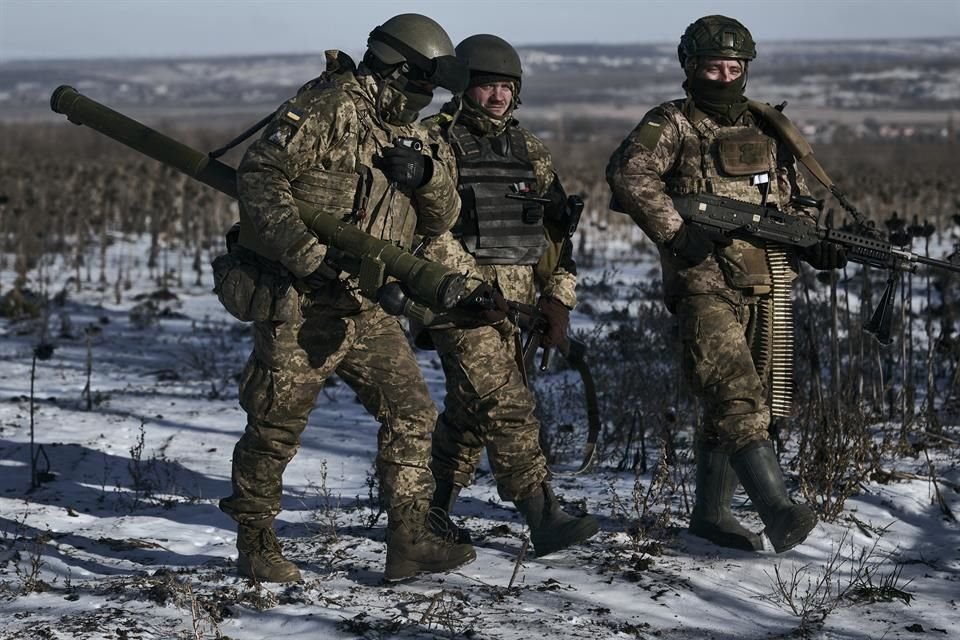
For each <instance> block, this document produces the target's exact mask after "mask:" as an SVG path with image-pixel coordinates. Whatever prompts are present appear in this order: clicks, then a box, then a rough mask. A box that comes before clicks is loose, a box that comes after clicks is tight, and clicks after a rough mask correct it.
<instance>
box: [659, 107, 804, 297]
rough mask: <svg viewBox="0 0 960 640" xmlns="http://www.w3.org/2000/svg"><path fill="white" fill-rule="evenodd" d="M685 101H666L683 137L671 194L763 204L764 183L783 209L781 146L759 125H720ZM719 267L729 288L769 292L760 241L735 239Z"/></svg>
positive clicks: (668, 181) (669, 180) (668, 179)
mask: <svg viewBox="0 0 960 640" xmlns="http://www.w3.org/2000/svg"><path fill="white" fill-rule="evenodd" d="M683 105H684V102H683V101H679V102H671V103H667V105H665V107H666V108H667V109H668V110H674V111H675V114H676V117H674V122H677V123H678V125H679V128H680V134H681V136H682V143H681V145H682V150H681V153H680V158H679V159H678V160H677V162H676V163H675V164H674V166H673V167H671V169H670V170H669V171H668V172H667V174H666V175H665V176H664V177H663V181H664V184H665V185H666V192H667V194H668V195H670V196H684V195H691V194H696V193H713V194H717V195H721V196H726V197H729V198H736V199H737V200H742V201H745V202H750V203H753V204H759V203H760V202H761V200H762V195H761V187H760V186H758V185H759V184H765V185H766V186H765V187H763V188H765V189H767V201H768V202H770V203H772V204H778V205H780V206H781V207H782V206H784V205H785V204H786V203H785V202H783V201H782V200H783V199H784V198H783V194H780V193H779V185H778V182H777V178H776V172H777V144H776V141H775V140H774V139H773V138H771V137H770V136H768V135H766V134H764V133H763V132H762V131H761V130H760V129H759V128H758V127H756V126H753V125H751V126H743V125H740V126H721V125H719V124H717V123H716V122H714V121H713V120H712V119H710V118H709V117H707V116H706V115H705V114H703V113H702V112H700V111H699V110H697V109H696V108H692V104H691V105H689V107H691V108H690V109H689V110H687V111H684V110H683V109H682V108H681V107H682V106H683ZM716 258H717V263H718V264H719V266H720V269H721V271H722V272H723V275H724V279H725V280H726V281H727V284H729V285H730V286H731V287H733V288H735V289H743V290H746V291H748V292H750V293H754V294H765V293H769V291H770V286H771V278H770V269H769V265H768V264H767V256H766V250H765V245H764V243H763V241H760V240H756V241H754V240H750V241H747V240H739V239H738V240H734V242H733V243H732V244H731V245H730V246H729V247H725V248H723V249H720V250H718V251H717V252H716Z"/></svg>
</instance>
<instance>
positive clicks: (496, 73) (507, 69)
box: [457, 33, 523, 93]
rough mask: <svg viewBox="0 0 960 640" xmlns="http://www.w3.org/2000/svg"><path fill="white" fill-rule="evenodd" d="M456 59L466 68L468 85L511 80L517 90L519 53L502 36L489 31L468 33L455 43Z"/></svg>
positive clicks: (518, 84)
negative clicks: (474, 33) (468, 76)
mask: <svg viewBox="0 0 960 640" xmlns="http://www.w3.org/2000/svg"><path fill="white" fill-rule="evenodd" d="M457 58H459V59H460V61H461V62H463V63H464V64H466V65H467V68H468V69H469V70H470V86H471V87H474V86H478V85H482V84H489V83H491V82H498V81H503V80H507V81H511V82H515V83H516V84H517V86H516V93H519V92H520V79H521V77H522V76H523V66H522V65H521V64H520V56H519V55H518V54H517V50H516V49H514V48H513V47H512V46H511V45H510V43H509V42H507V41H506V40H504V39H503V38H499V37H497V36H494V35H491V34H489V33H479V34H477V35H473V36H470V37H469V38H467V39H465V40H464V41H463V42H461V43H460V44H458V45H457Z"/></svg>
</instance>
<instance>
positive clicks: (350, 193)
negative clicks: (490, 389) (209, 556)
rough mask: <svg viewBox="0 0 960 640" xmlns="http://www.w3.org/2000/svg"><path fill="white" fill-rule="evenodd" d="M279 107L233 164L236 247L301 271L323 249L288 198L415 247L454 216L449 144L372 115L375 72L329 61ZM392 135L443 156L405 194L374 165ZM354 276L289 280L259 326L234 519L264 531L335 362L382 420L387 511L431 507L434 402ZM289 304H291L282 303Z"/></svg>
mask: <svg viewBox="0 0 960 640" xmlns="http://www.w3.org/2000/svg"><path fill="white" fill-rule="evenodd" d="M328 61H329V64H328V73H327V74H326V75H325V76H322V77H321V79H319V80H318V81H314V82H312V83H310V84H308V85H306V86H304V87H303V88H302V89H301V90H300V91H299V92H298V94H297V95H296V97H294V98H292V99H291V100H290V101H288V102H287V103H285V104H284V105H283V106H282V107H281V109H279V110H278V112H277V116H276V117H275V118H274V120H273V121H272V122H271V123H270V124H269V125H268V126H267V128H266V129H265V131H264V133H263V135H262V136H261V138H260V139H259V140H257V141H255V142H254V143H253V144H252V145H251V146H250V147H249V149H248V150H247V153H246V155H245V156H244V158H243V161H242V162H241V164H240V168H239V170H238V187H239V194H240V202H241V234H240V240H241V243H243V244H245V245H246V246H247V247H249V248H251V249H254V250H255V251H257V253H259V254H261V255H263V256H267V257H269V258H272V259H274V260H276V261H278V262H279V263H281V264H282V265H283V266H284V267H285V268H286V269H288V270H289V271H290V272H291V273H292V274H293V276H295V277H297V278H301V279H302V278H303V277H305V276H307V275H309V274H311V273H312V272H314V270H315V269H317V268H318V266H320V264H321V261H322V260H323V259H324V256H325V253H326V251H327V248H326V247H325V246H324V245H323V244H321V243H320V242H318V240H317V237H316V236H315V235H314V234H313V233H312V232H311V231H309V230H308V229H307V227H306V226H305V224H304V223H303V222H302V221H301V219H300V216H299V214H298V212H297V208H296V206H295V205H294V202H293V198H294V197H297V198H299V199H302V200H305V201H307V202H311V203H315V204H318V205H322V206H323V208H324V210H325V211H326V212H327V213H330V214H333V215H337V216H340V217H342V218H343V219H344V220H345V221H347V222H350V223H352V224H355V225H357V226H358V227H360V228H361V229H363V230H364V231H365V232H367V233H369V234H371V235H373V236H375V237H377V238H383V239H388V240H391V241H393V242H395V243H397V244H398V245H400V246H402V247H408V248H409V247H410V245H411V242H412V239H413V236H414V233H415V232H416V233H420V234H438V233H442V232H443V231H445V230H447V229H449V228H450V226H451V225H452V224H453V223H454V221H455V220H456V218H457V214H458V213H459V197H458V196H457V194H456V191H455V184H454V182H453V181H452V179H451V176H450V175H449V173H448V172H447V171H446V170H445V169H444V166H445V164H447V163H449V162H450V161H451V160H450V159H449V158H447V159H444V158H443V157H442V156H443V154H444V153H447V152H448V149H447V147H446V146H445V145H442V144H438V143H437V142H435V141H431V140H430V139H429V134H428V132H427V131H426V130H425V129H424V128H423V127H422V126H420V125H418V124H411V125H406V126H394V125H388V124H384V123H383V122H382V121H381V120H380V119H379V118H376V117H375V97H376V95H377V85H376V83H375V81H374V80H373V78H372V77H371V76H367V75H355V74H354V72H353V71H352V69H340V68H338V66H337V64H338V63H337V54H336V52H329V53H328ZM398 136H410V137H416V138H419V139H421V140H424V141H425V145H424V149H425V151H429V152H430V153H431V154H432V155H433V157H434V159H435V160H438V161H437V162H434V171H433V175H432V177H431V179H430V180H429V182H427V183H426V184H425V185H424V186H422V187H421V188H419V189H417V190H416V191H415V192H414V193H413V194H412V197H411V195H408V194H406V193H404V192H403V191H401V190H400V189H398V188H395V187H394V186H391V184H389V183H388V181H387V179H386V177H385V176H384V175H383V173H382V172H381V171H379V170H378V169H376V168H375V167H374V161H373V159H374V156H376V155H378V154H379V153H380V151H381V150H382V149H384V148H385V147H388V146H391V144H392V141H393V140H394V139H395V138H396V137H398ZM357 287H358V282H357V281H356V280H355V279H354V278H347V277H346V276H345V275H344V276H341V279H339V280H338V279H332V280H328V281H327V283H326V284H325V285H323V284H321V285H320V286H318V287H306V286H303V281H302V280H299V281H297V283H296V288H291V289H289V291H288V295H289V296H292V298H293V302H292V303H291V304H288V305H278V307H285V308H287V312H286V313H285V315H284V317H283V318H282V321H280V320H277V321H268V322H257V323H255V324H254V349H253V353H252V355H251V356H250V359H249V360H248V362H247V365H246V367H245V368H244V371H243V374H242V377H241V380H240V404H241V406H242V407H243V409H244V410H245V411H246V412H247V427H246V431H245V433H244V434H243V437H242V438H241V439H240V441H239V442H238V443H237V445H236V448H235V450H234V455H233V477H232V481H233V494H232V495H231V496H230V497H229V498H225V499H224V500H222V501H221V503H220V505H221V508H222V509H223V510H224V511H225V512H226V513H227V514H229V515H230V516H231V517H233V518H234V519H235V520H237V521H238V522H240V523H241V524H245V525H249V526H255V527H266V526H269V525H270V523H271V522H272V520H273V518H274V517H275V516H276V515H277V513H278V512H279V510H280V497H281V491H282V475H283V471H284V469H285V468H286V465H287V464H288V463H289V462H290V460H291V459H292V458H293V456H294V454H295V453H296V451H297V448H298V446H299V442H300V434H301V433H302V432H303V429H304V427H305V426H306V424H307V418H308V416H309V415H310V412H311V411H312V409H313V407H314V404H315V401H316V398H317V395H318V393H319V392H320V390H321V387H322V386H323V384H324V381H325V380H326V378H327V377H328V376H329V375H330V374H332V373H334V372H336V373H337V374H338V375H339V376H340V378H341V379H343V380H344V382H346V383H347V384H348V385H349V386H350V387H351V388H352V389H353V390H354V391H355V392H356V393H357V396H358V397H359V399H360V401H361V402H362V403H363V406H364V407H365V408H366V409H367V411H369V412H370V413H371V414H372V415H374V416H375V417H376V419H377V420H378V421H379V422H380V430H379V433H378V449H377V460H376V462H377V470H378V475H379V480H380V492H381V499H382V500H383V501H384V502H385V504H386V506H387V509H388V514H389V515H390V517H391V519H393V518H394V516H395V514H399V513H401V512H402V511H403V510H405V509H415V510H418V511H419V510H424V511H425V510H426V509H427V508H428V507H429V502H430V498H431V496H432V493H433V490H434V484H433V477H432V474H431V472H430V469H429V459H430V437H431V432H432V430H433V427H434V423H435V421H436V416H437V412H436V407H435V405H434V403H433V401H432V399H431V398H430V395H429V393H428V390H427V387H426V384H425V383H424V381H423V378H422V376H421V374H420V370H419V368H418V365H417V362H416V360H415V358H414V356H413V353H412V351H411V349H410V347H409V343H408V342H407V339H406V336H405V334H404V331H403V328H402V327H401V325H400V323H399V321H398V320H397V318H395V317H392V316H389V315H387V314H386V313H384V312H383V311H382V309H381V308H380V307H379V306H377V305H376V304H374V303H372V302H370V301H369V300H367V299H365V298H362V297H361V296H360V295H359V293H358V292H357ZM291 307H292V312H291V311H290V308H291Z"/></svg>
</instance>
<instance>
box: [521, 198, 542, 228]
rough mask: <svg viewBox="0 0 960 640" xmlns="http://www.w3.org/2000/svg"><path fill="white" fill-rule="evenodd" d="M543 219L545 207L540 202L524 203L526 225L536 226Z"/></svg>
mask: <svg viewBox="0 0 960 640" xmlns="http://www.w3.org/2000/svg"><path fill="white" fill-rule="evenodd" d="M542 219H543V205H542V204H540V203H539V202H532V201H531V202H524V203H523V222H524V224H536V223H538V222H540V221H541V220H542Z"/></svg>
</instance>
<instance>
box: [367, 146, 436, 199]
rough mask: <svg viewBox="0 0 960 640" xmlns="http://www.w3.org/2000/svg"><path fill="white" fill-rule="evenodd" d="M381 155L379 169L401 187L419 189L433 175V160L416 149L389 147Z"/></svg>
mask: <svg viewBox="0 0 960 640" xmlns="http://www.w3.org/2000/svg"><path fill="white" fill-rule="evenodd" d="M381 155H382V157H381V159H380V161H379V162H378V165H379V169H380V170H381V171H383V174H384V175H385V176H387V179H388V180H390V181H391V182H395V183H396V184H397V186H399V187H401V188H408V189H419V188H420V187H422V186H423V185H425V184H427V182H429V181H430V178H432V177H433V161H432V160H431V159H430V157H429V156H425V155H423V154H422V153H420V152H419V151H416V150H415V149H411V148H410V147H404V146H395V147H387V148H386V149H384V150H383V153H382V154H381Z"/></svg>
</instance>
